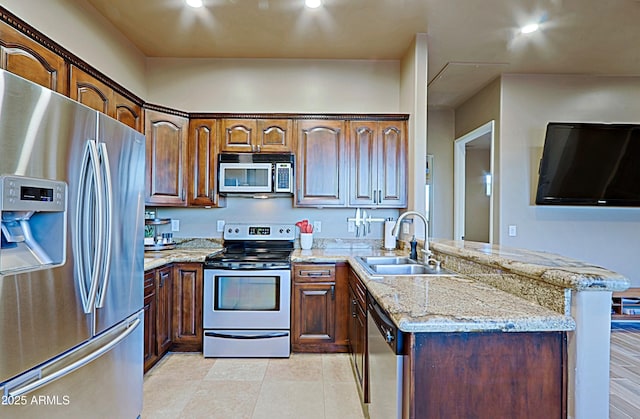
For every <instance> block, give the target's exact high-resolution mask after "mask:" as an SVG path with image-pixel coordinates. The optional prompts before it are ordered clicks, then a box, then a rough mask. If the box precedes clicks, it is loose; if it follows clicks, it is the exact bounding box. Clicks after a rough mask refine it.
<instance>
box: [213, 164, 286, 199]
mask: <svg viewBox="0 0 640 419" xmlns="http://www.w3.org/2000/svg"><path fill="white" fill-rule="evenodd" d="M219 170H220V173H219V177H218V180H219V184H218V191H219V192H221V193H229V192H230V193H234V192H235V193H253V192H273V183H272V182H273V165H272V164H271V163H220V166H219Z"/></svg>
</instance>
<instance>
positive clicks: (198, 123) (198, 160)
mask: <svg viewBox="0 0 640 419" xmlns="http://www.w3.org/2000/svg"><path fill="white" fill-rule="evenodd" d="M189 127H190V128H189V180H188V185H189V188H188V189H189V192H188V201H189V206H203V207H215V206H217V198H216V196H217V187H216V167H217V166H216V164H217V162H216V159H217V156H218V152H217V144H216V134H215V133H216V120H214V119H192V120H191V121H189Z"/></svg>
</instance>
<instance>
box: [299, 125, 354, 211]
mask: <svg viewBox="0 0 640 419" xmlns="http://www.w3.org/2000/svg"><path fill="white" fill-rule="evenodd" d="M344 127H345V123H344V121H314V120H309V121H300V122H298V129H297V144H298V145H297V150H298V152H297V154H296V156H297V159H298V162H297V169H296V186H297V187H296V206H298V207H344V206H346V204H347V182H346V179H347V166H346V164H347V148H346V142H345V134H344Z"/></svg>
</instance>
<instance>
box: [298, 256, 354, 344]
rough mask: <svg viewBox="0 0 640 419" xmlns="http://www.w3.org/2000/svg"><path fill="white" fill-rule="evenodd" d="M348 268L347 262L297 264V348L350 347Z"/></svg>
mask: <svg viewBox="0 0 640 419" xmlns="http://www.w3.org/2000/svg"><path fill="white" fill-rule="evenodd" d="M348 270H349V268H348V266H347V265H346V264H344V263H338V264H294V265H293V292H292V293H293V298H292V303H291V350H292V351H293V352H319V353H323V352H324V353H327V352H347V351H348V349H349V344H348V336H347V334H348V324H349V304H348V299H349V292H348V284H347V281H348Z"/></svg>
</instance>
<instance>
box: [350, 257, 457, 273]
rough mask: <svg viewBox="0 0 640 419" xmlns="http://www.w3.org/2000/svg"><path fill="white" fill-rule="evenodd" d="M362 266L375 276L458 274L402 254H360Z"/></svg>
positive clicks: (359, 260) (359, 259) (359, 258)
mask: <svg viewBox="0 0 640 419" xmlns="http://www.w3.org/2000/svg"><path fill="white" fill-rule="evenodd" d="M356 259H357V260H358V262H359V263H360V264H361V265H362V267H363V268H364V269H365V270H366V271H367V272H369V274H371V275H373V276H379V275H394V276H395V275H457V274H456V273H455V272H452V271H450V270H448V269H444V268H439V267H435V266H429V265H422V264H419V263H418V262H417V261H415V260H413V259H409V258H408V257H401V256H397V257H395V256H358V257H357V258H356Z"/></svg>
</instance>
